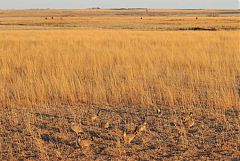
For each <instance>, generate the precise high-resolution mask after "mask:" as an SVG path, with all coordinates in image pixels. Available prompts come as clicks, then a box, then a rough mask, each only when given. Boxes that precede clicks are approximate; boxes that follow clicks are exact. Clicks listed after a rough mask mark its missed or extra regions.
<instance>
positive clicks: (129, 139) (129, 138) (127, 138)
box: [123, 130, 137, 144]
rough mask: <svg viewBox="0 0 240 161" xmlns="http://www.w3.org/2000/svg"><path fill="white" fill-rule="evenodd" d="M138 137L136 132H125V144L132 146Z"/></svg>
mask: <svg viewBox="0 0 240 161" xmlns="http://www.w3.org/2000/svg"><path fill="white" fill-rule="evenodd" d="M136 135H137V131H136V130H135V131H134V132H133V133H131V134H127V133H126V131H124V133H123V140H124V143H125V144H130V143H131V142H132V141H133V139H134V138H135V137H136Z"/></svg>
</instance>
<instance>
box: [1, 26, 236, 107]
mask: <svg viewBox="0 0 240 161" xmlns="http://www.w3.org/2000/svg"><path fill="white" fill-rule="evenodd" d="M239 75H240V50H239V32H238V31H216V32H209V31H196V32H194V31H187V32H184V31H159V32H154V31H118V30H115V31H113V30H102V31H98V30H85V31H81V30H75V31H74V30H62V31H60V30H48V31H0V103H1V104H8V103H16V104H38V103H39V104H65V103H67V104H82V103H87V104H97V105H126V106H129V105H141V106H155V105H167V106H190V105H195V106H203V107H207V106H209V107H239V106H240V102H239V95H238V90H239V89H238V86H240V85H239V84H238V82H239V80H238V78H239Z"/></svg>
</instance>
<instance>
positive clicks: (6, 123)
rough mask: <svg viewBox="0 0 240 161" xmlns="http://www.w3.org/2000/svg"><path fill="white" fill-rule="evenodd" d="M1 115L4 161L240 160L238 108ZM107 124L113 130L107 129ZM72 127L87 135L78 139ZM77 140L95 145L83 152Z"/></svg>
mask: <svg viewBox="0 0 240 161" xmlns="http://www.w3.org/2000/svg"><path fill="white" fill-rule="evenodd" d="M0 111H1V113H0V116H1V117H0V123H1V124H0V127H1V128H0V143H1V145H0V160H239V159H240V129H239V122H240V111H239V108H232V109H224V108H219V109H209V108H204V107H188V108H187V107H172V108H171V107H155V108H153V107H145V108H144V107H96V106H75V107H70V106H53V107H31V108H17V107H15V108H13V107H11V108H2V109H1V110H0ZM98 111H100V113H99V116H98V117H97V119H96V120H94V121H93V120H91V117H92V116H93V115H95V114H97V112H98ZM191 113H192V115H191ZM189 121H190V122H189ZM191 121H192V122H191ZM106 122H109V127H107V128H103V126H102V125H103V123H106ZM144 122H146V123H147V124H146V129H145V130H143V131H141V132H138V133H137V134H136V136H135V137H134V139H133V140H132V141H131V142H130V143H124V137H123V133H124V131H126V132H127V135H129V134H132V133H133V132H134V130H135V129H136V128H139V127H140V126H141V125H143V123H144ZM73 123H75V125H78V126H80V127H81V128H82V130H83V132H82V133H79V134H76V133H75V132H74V130H72V127H71V125H72V124H73ZM78 136H79V137H80V138H81V139H82V140H84V139H85V140H86V139H87V138H90V137H92V138H93V141H92V142H91V144H90V145H89V147H88V148H83V147H81V146H79V145H78V143H77V138H78ZM119 140H120V142H119Z"/></svg>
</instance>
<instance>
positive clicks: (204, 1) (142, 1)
mask: <svg viewBox="0 0 240 161" xmlns="http://www.w3.org/2000/svg"><path fill="white" fill-rule="evenodd" d="M239 1H240V0H0V9H31V8H53V9H60V8H61V9H78V8H80V9H82V8H91V7H101V8H131V7H144V8H159V9H239Z"/></svg>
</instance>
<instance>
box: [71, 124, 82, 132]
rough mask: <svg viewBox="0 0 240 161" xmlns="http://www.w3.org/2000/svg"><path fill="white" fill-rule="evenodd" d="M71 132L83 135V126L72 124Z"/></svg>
mask: <svg viewBox="0 0 240 161" xmlns="http://www.w3.org/2000/svg"><path fill="white" fill-rule="evenodd" d="M71 130H72V131H74V132H75V133H76V134H79V133H83V129H82V128H81V126H80V125H78V124H76V123H72V124H71Z"/></svg>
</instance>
